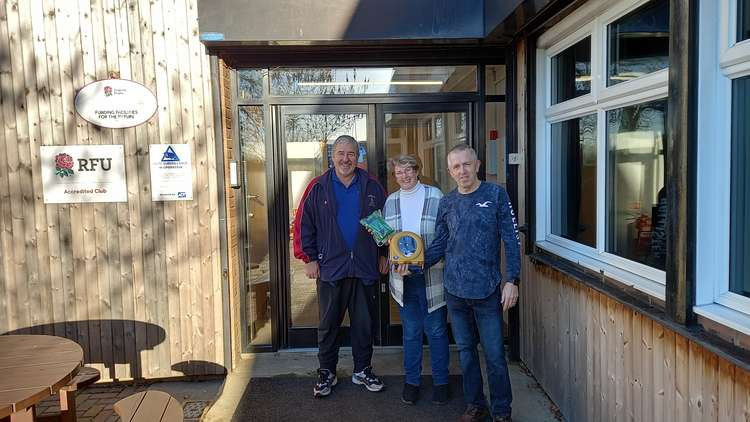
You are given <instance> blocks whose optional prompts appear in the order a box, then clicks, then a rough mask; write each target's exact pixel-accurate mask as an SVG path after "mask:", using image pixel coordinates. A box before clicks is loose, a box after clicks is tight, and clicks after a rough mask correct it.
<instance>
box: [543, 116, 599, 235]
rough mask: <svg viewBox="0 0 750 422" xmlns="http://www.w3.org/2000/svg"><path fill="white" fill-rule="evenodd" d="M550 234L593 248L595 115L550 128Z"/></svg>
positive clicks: (594, 219) (594, 225)
mask: <svg viewBox="0 0 750 422" xmlns="http://www.w3.org/2000/svg"><path fill="white" fill-rule="evenodd" d="M550 176H551V180H550V183H551V195H552V198H551V205H552V210H551V211H552V212H551V215H552V233H553V234H556V235H558V236H561V237H564V238H566V239H570V240H573V241H576V242H579V243H583V244H584V245H588V246H591V247H592V248H594V247H596V114H591V115H588V116H583V117H580V118H577V119H572V120H566V121H564V122H559V123H554V124H553V125H552V163H551V175H550Z"/></svg>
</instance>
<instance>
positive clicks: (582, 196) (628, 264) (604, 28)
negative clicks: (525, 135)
mask: <svg viewBox="0 0 750 422" xmlns="http://www.w3.org/2000/svg"><path fill="white" fill-rule="evenodd" d="M605 3H606V4H604V3H597V2H592V3H591V4H588V5H586V6H585V7H581V8H579V10H577V11H576V12H574V13H573V14H571V15H569V16H568V17H566V18H565V19H563V20H562V21H561V22H560V23H558V24H557V25H556V26H554V27H553V28H551V29H550V30H548V31H547V32H546V33H545V34H543V35H542V36H541V37H540V38H539V40H538V44H537V47H538V50H537V61H538V69H540V72H539V73H540V74H539V78H538V81H537V83H538V91H537V92H538V97H537V104H538V107H537V109H538V110H539V111H540V112H539V113H538V114H537V133H538V134H539V139H538V142H539V143H540V145H542V146H543V147H541V148H538V149H537V162H538V163H540V165H537V237H536V241H537V244H538V245H539V246H541V247H542V248H544V249H547V250H548V251H550V252H553V253H555V254H557V255H560V256H563V257H565V258H568V259H570V260H571V261H574V262H577V263H580V264H581V265H584V266H587V267H589V268H591V269H594V270H596V271H597V272H601V273H603V274H605V275H607V276H609V277H611V278H614V279H617V280H619V281H621V282H623V283H625V284H627V285H632V286H634V287H636V288H638V289H640V290H642V291H644V292H646V293H648V294H651V295H653V296H656V297H658V298H661V299H664V284H665V273H664V262H665V256H666V205H667V203H666V200H667V195H666V190H665V186H664V183H665V182H664V180H665V179H664V174H665V154H664V149H665V141H666V118H667V100H666V97H667V83H668V81H667V77H668V74H667V73H668V70H667V66H668V63H669V60H668V46H669V30H668V22H669V2H668V0H651V1H647V0H622V1H619V2H614V3H613V2H608V3H607V2H605ZM597 58H602V60H599V59H597Z"/></svg>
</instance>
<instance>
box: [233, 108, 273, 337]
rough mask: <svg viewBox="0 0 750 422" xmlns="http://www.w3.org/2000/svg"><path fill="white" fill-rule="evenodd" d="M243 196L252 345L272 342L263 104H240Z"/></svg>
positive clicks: (246, 294) (247, 324)
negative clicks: (241, 105)
mask: <svg viewBox="0 0 750 422" xmlns="http://www.w3.org/2000/svg"><path fill="white" fill-rule="evenodd" d="M239 118H240V154H241V160H242V162H241V164H242V176H243V183H242V199H243V201H244V203H245V211H246V213H247V214H246V216H245V218H244V221H245V223H246V226H245V233H246V234H247V243H246V245H245V248H244V251H243V252H244V254H245V257H244V258H245V262H247V265H245V280H246V281H245V283H244V287H243V292H244V300H243V304H244V306H243V307H242V312H243V319H244V322H245V325H244V327H245V330H246V331H245V334H246V336H247V337H246V338H247V340H248V341H249V342H250V344H252V345H260V344H271V342H272V337H271V302H270V295H271V290H270V289H271V263H270V259H271V255H270V249H269V246H268V228H269V227H268V213H267V210H266V201H267V198H268V195H267V192H266V136H265V130H264V126H263V107H262V106H251V107H240V108H239Z"/></svg>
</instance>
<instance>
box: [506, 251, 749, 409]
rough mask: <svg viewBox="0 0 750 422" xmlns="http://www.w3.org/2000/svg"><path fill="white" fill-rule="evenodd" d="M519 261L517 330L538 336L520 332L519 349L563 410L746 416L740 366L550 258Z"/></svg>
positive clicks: (745, 385)
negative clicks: (574, 277)
mask: <svg viewBox="0 0 750 422" xmlns="http://www.w3.org/2000/svg"><path fill="white" fill-rule="evenodd" d="M522 268H523V272H524V274H523V280H524V283H523V284H522V286H523V287H522V289H521V298H522V300H524V304H525V306H526V307H527V309H526V310H525V311H524V312H522V313H521V315H522V318H524V320H522V321H521V327H522V332H521V335H522V336H524V337H528V338H530V339H534V340H535V341H536V340H539V343H537V347H531V346H533V345H529V344H528V343H527V342H526V341H522V342H521V343H522V344H523V345H524V347H522V349H521V359H522V360H523V361H524V363H525V364H526V365H527V367H528V368H529V370H530V371H531V372H532V373H533V374H534V376H535V377H536V378H537V380H538V381H539V383H540V384H541V385H542V388H543V389H544V390H545V391H546V392H547V394H548V395H549V396H550V398H551V399H552V401H554V402H555V404H556V405H557V406H558V407H559V408H560V411H561V412H562V413H563V415H564V416H565V418H566V420H575V421H592V422H594V421H596V422H598V421H621V420H625V421H674V422H683V421H685V422H687V421H711V422H713V421H736V420H748V415H750V402H749V400H750V395H749V394H748V392H750V377H749V376H748V374H746V373H745V372H744V371H743V370H741V369H739V368H737V367H735V366H734V365H731V364H729V363H727V362H726V361H724V360H722V359H720V358H718V357H717V356H716V355H714V354H713V353H711V352H709V351H707V350H705V349H704V348H702V347H701V346H700V345H699V344H697V343H695V342H692V341H690V340H688V339H686V338H685V337H682V336H680V335H678V334H676V333H675V332H674V331H671V330H669V329H668V328H666V327H664V326H663V325H661V324H659V323H658V322H655V321H653V320H652V319H651V318H649V317H647V316H645V315H643V314H640V313H638V312H635V311H633V310H631V309H630V308H628V307H627V306H625V305H623V304H621V303H619V302H617V301H615V300H613V299H611V298H609V297H608V296H606V295H604V294H602V293H599V292H597V291H595V290H592V289H591V288H589V287H586V286H584V285H582V284H580V283H578V282H576V281H574V280H571V279H569V278H567V277H566V276H564V275H563V274H561V273H558V272H556V271H555V270H553V269H550V268H549V267H546V266H543V265H535V264H533V263H531V262H530V261H529V260H528V259H526V260H525V262H524V265H523V266H522ZM568 309H569V310H570V315H568ZM552 317H554V318H556V319H557V320H558V323H557V324H556V325H554V324H553V323H552V319H553V318H552ZM565 321H568V322H565ZM535 331H537V332H543V333H544V337H543V338H540V337H537V336H536V334H535ZM566 348H570V349H569V350H570V353H571V354H572V355H574V356H573V358H572V359H571V358H568V357H566V356H565V354H566V353H568V352H566ZM539 356H555V357H556V358H555V359H540V358H539ZM555 361H557V362H555ZM565 362H568V363H567V364H566V363H565ZM577 365H581V366H584V368H581V369H579V368H578V366H577ZM579 374H581V375H580V383H579V382H578V379H579V378H578V377H579ZM566 384H567V385H566Z"/></svg>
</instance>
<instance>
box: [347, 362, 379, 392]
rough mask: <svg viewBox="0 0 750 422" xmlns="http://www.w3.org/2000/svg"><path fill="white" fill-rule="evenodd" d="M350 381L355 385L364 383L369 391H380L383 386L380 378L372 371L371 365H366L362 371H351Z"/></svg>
mask: <svg viewBox="0 0 750 422" xmlns="http://www.w3.org/2000/svg"><path fill="white" fill-rule="evenodd" d="M352 382H353V383H355V384H357V385H364V386H365V388H367V389H368V390H370V391H380V390H382V389H383V387H384V385H383V382H382V381H380V378H378V377H377V376H375V374H373V373H372V366H368V367H367V368H365V369H363V370H362V372H355V373H353V374H352Z"/></svg>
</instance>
